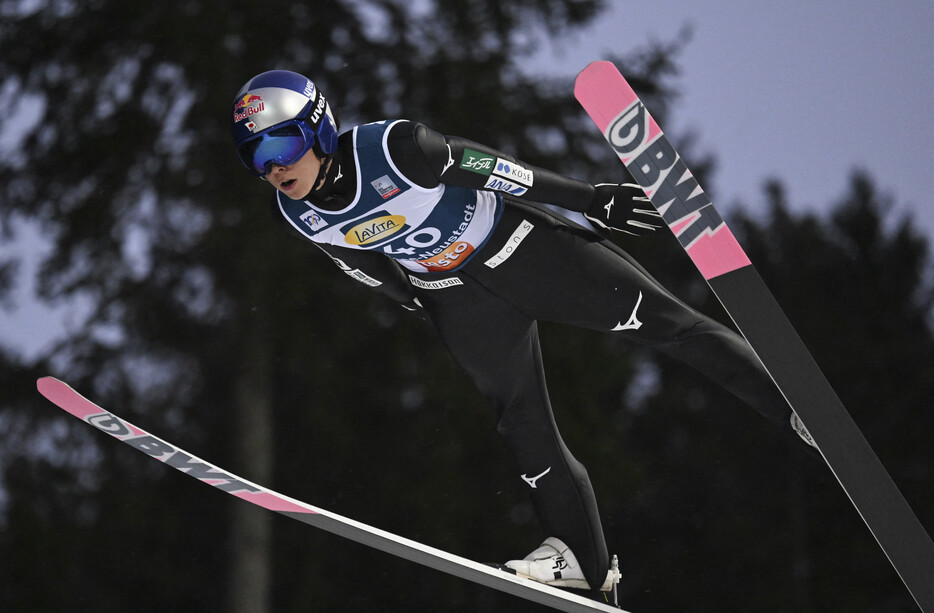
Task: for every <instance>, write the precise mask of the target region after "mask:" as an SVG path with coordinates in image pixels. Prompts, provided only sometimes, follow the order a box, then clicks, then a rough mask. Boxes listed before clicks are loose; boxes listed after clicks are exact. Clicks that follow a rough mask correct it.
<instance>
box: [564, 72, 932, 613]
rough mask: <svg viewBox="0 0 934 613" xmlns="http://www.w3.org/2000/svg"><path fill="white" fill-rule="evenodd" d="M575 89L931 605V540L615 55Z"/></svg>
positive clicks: (926, 606)
mask: <svg viewBox="0 0 934 613" xmlns="http://www.w3.org/2000/svg"><path fill="white" fill-rule="evenodd" d="M574 94H575V96H576V97H577V99H578V101H579V102H580V103H581V105H582V106H583V107H584V109H585V110H586V111H587V113H588V115H590V117H591V119H593V121H594V123H595V124H596V126H597V128H598V129H599V130H600V132H602V133H603V136H604V137H605V138H606V140H607V143H609V145H610V146H611V147H612V148H613V150H614V151H615V152H616V155H617V156H618V157H619V159H620V160H621V161H622V162H623V164H625V165H626V168H627V169H628V170H629V172H630V174H632V176H633V178H634V179H635V181H636V183H638V184H639V185H640V186H641V187H642V189H643V190H644V191H645V193H646V195H647V196H648V197H649V199H650V200H651V201H652V204H653V205H654V206H655V208H656V209H657V210H658V211H659V213H661V215H662V218H663V219H664V220H665V222H666V223H667V224H668V226H669V228H671V230H672V232H674V234H675V236H677V237H678V242H680V243H681V246H682V247H683V248H684V250H685V251H686V252H687V254H688V256H690V258H691V260H693V262H694V264H695V265H696V266H697V268H698V270H699V271H700V273H701V274H702V275H703V277H704V278H705V279H706V280H707V283H708V285H709V286H710V288H711V290H712V291H713V292H714V295H716V296H717V298H718V299H719V300H720V303H721V304H722V305H723V307H724V309H726V311H727V313H729V315H730V317H731V318H732V319H733V322H734V323H735V324H736V326H737V328H738V329H739V330H740V332H741V333H742V334H743V336H744V337H745V338H746V340H747V342H748V343H749V345H750V347H751V348H752V350H753V351H754V352H755V353H756V355H757V356H758V358H759V360H760V361H761V362H762V364H763V366H765V369H766V370H767V371H768V373H769V375H770V376H771V377H772V380H773V381H774V382H775V384H776V386H777V387H778V389H779V390H780V391H781V392H782V394H783V395H784V396H785V399H786V400H787V401H788V404H789V405H790V406H791V409H792V410H794V412H795V413H797V415H798V417H799V418H800V419H801V421H802V422H803V423H804V424H805V426H806V428H807V430H808V431H809V432H810V433H811V435H812V437H813V439H814V440H815V442H816V443H817V445H818V448H819V451H820V453H821V455H822V456H823V457H824V460H825V461H826V462H827V465H828V466H829V467H830V469H831V471H832V472H833V474H834V476H835V477H836V478H837V481H839V483H840V485H841V486H842V487H843V490H844V491H845V492H846V494H847V496H849V498H850V500H851V501H852V502H853V505H854V506H855V507H856V509H857V511H858V512H859V514H860V515H861V516H862V518H863V520H864V521H865V522H866V525H867V526H868V527H869V530H870V531H871V532H872V534H873V536H874V537H875V538H876V540H877V542H878V543H879V545H880V546H881V547H882V550H883V551H884V552H885V554H886V555H887V556H888V558H889V561H890V562H891V563H892V565H893V566H894V567H895V570H896V571H897V572H898V573H899V575H900V576H901V578H902V580H903V581H904V583H905V585H906V586H907V587H908V590H909V592H911V594H912V596H913V597H914V599H915V600H916V601H917V603H918V604H919V605H920V606H921V609H922V610H923V611H927V612H931V613H934V580H932V577H934V543H932V542H931V538H930V536H928V534H927V533H926V532H925V530H924V527H923V526H922V525H921V523H920V522H919V521H918V518H917V517H916V516H915V514H914V512H913V511H912V510H911V508H910V507H909V506H908V503H907V502H906V501H905V499H904V497H903V496H902V494H901V492H899V491H898V488H897V487H896V485H895V483H894V482H893V481H892V478H891V477H890V476H889V474H888V472H886V470H885V468H884V467H883V466H882V464H881V462H879V459H878V458H877V457H876V455H875V453H874V452H873V451H872V448H871V447H870V446H869V443H867V442H866V439H865V438H864V437H863V435H862V433H861V432H860V431H859V428H857V426H856V424H855V423H854V422H853V419H852V418H851V417H850V414H849V413H848V412H847V410H846V408H845V407H844V406H843V403H842V402H841V401H840V399H839V398H838V397H837V395H836V393H835V392H834V391H833V389H832V388H831V386H830V384H829V383H828V382H827V379H826V378H825V377H824V375H823V373H822V372H821V370H820V368H819V367H818V365H817V363H816V362H815V361H814V359H813V358H812V357H811V354H810V353H809V352H808V350H807V348H806V347H805V346H804V343H803V342H802V341H801V339H800V338H799V336H798V334H797V332H796V331H795V330H794V328H793V327H792V325H791V323H790V322H789V321H788V319H787V318H786V317H785V314H784V313H783V312H782V309H781V307H780V306H779V305H778V303H777V302H776V301H775V298H774V297H773V296H772V294H771V292H770V291H769V290H768V288H767V287H766V285H765V283H764V282H763V281H762V278H761V277H760V276H759V273H758V272H757V271H756V270H755V268H754V267H753V266H752V263H751V262H750V261H749V258H748V257H747V256H746V253H745V252H744V251H743V249H742V247H741V246H740V245H739V243H738V242H737V240H736V238H735V237H734V236H733V233H732V232H731V231H730V230H729V228H727V226H726V223H724V221H723V219H722V218H721V216H720V214H719V213H717V211H716V209H715V208H714V206H713V204H712V202H711V200H710V198H709V197H707V195H706V194H705V193H704V190H702V189H701V187H700V186H699V185H698V183H697V181H696V180H695V179H694V177H693V175H691V172H690V171H689V170H688V168H687V166H686V165H685V164H684V162H683V160H681V158H680V157H679V156H678V154H677V152H676V151H675V150H674V147H672V146H671V143H670V142H669V141H668V139H667V138H666V137H665V135H664V134H663V133H662V130H661V128H660V127H659V125H658V123H656V121H655V120H654V119H653V118H652V116H651V115H650V114H649V112H648V111H647V110H646V108H645V106H644V105H643V104H642V102H641V101H640V100H639V97H638V96H637V95H636V93H635V92H634V91H633V89H632V88H631V87H630V86H629V84H628V83H627V82H626V79H625V78H624V77H623V75H621V74H620V73H619V71H618V70H617V69H616V66H614V65H613V64H612V63H611V62H593V63H591V64H590V65H588V66H587V67H586V68H584V70H583V71H581V73H580V74H579V75H578V77H577V80H576V82H575V87H574Z"/></svg>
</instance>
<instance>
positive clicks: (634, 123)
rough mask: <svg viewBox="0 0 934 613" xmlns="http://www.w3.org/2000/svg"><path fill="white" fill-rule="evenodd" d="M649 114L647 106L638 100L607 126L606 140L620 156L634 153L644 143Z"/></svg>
mask: <svg viewBox="0 0 934 613" xmlns="http://www.w3.org/2000/svg"><path fill="white" fill-rule="evenodd" d="M647 116H648V113H646V112H645V107H644V106H642V103H641V102H639V101H636V103H635V104H633V105H632V106H631V107H629V108H628V109H626V110H625V111H623V112H622V114H620V116H619V117H617V118H616V119H614V120H613V121H612V122H611V123H610V125H609V126H608V127H607V129H606V140H607V142H609V143H610V145H611V146H612V147H613V148H614V149H616V151H617V152H618V153H619V154H620V156H623V155H627V154H629V153H632V152H633V151H635V150H636V149H638V148H639V147H640V146H641V145H642V141H644V140H645V135H646V133H647V132H648V130H647V129H646V117H647Z"/></svg>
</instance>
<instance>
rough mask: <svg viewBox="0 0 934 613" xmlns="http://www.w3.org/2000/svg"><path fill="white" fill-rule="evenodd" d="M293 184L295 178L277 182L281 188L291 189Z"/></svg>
mask: <svg viewBox="0 0 934 613" xmlns="http://www.w3.org/2000/svg"><path fill="white" fill-rule="evenodd" d="M294 185H295V179H289V180H288V181H283V182H282V183H280V184H279V187H281V188H282V189H291V188H292V186H294Z"/></svg>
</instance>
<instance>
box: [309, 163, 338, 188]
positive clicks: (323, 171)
mask: <svg viewBox="0 0 934 613" xmlns="http://www.w3.org/2000/svg"><path fill="white" fill-rule="evenodd" d="M333 157H334V156H333V155H326V156H324V157H323V158H320V159H321V167H320V168H319V169H318V176H317V177H315V182H314V187H312V188H311V189H312V191H318V190H319V189H323V188H324V183H325V179H326V178H327V175H328V170H330V169H331V160H332V159H333Z"/></svg>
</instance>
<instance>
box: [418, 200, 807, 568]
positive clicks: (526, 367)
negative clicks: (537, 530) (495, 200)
mask: <svg viewBox="0 0 934 613" xmlns="http://www.w3.org/2000/svg"><path fill="white" fill-rule="evenodd" d="M530 226H531V228H530ZM520 228H521V229H520ZM517 229H520V230H519V232H518V234H517ZM519 235H522V237H521V240H519V238H518V237H519ZM488 261H492V262H493V263H495V264H496V265H495V267H491V266H490V265H488V264H487V262H488ZM413 276H415V277H418V278H419V279H422V280H424V281H425V282H427V283H434V284H435V285H434V287H440V286H443V289H427V288H424V287H423V288H422V289H417V290H416V291H417V293H418V298H419V300H420V301H421V302H422V304H423V305H424V306H425V308H426V309H427V310H428V312H429V313H430V314H431V317H432V320H433V322H434V323H435V325H436V326H437V328H438V331H439V333H440V335H441V338H442V339H443V341H444V343H445V344H446V346H447V348H448V349H449V351H450V352H451V354H452V355H453V356H454V358H455V359H456V360H457V362H458V363H459V364H460V366H461V367H462V368H463V369H464V370H465V371H466V373H467V374H468V376H469V377H470V378H471V380H472V381H473V383H474V384H475V385H476V386H477V388H478V389H479V390H480V392H481V393H483V395H484V396H485V397H486V398H488V399H489V401H490V402H491V403H492V404H493V406H494V407H495V409H496V411H497V415H498V418H499V421H498V426H497V429H498V431H499V432H500V434H502V435H503V437H504V438H505V440H506V443H507V445H508V447H509V449H510V451H511V452H512V454H513V456H514V457H515V459H516V461H517V463H518V467H519V471H520V474H521V475H522V476H523V477H524V480H525V481H526V483H527V484H528V486H529V489H530V493H531V497H532V502H533V504H534V506H535V509H536V512H537V514H538V518H539V521H540V522H541V524H542V528H543V529H544V532H545V536H555V537H558V538H560V539H561V540H563V541H564V542H565V543H566V544H567V545H568V546H569V547H570V548H571V551H573V552H574V554H575V556H576V557H577V559H578V561H579V562H580V563H581V567H582V569H583V571H584V576H585V577H586V578H587V580H588V582H589V583H590V585H591V586H597V585H600V584H602V583H603V579H604V577H605V574H606V570H607V567H608V564H609V559H608V554H607V547H606V543H605V540H604V537H603V528H602V526H601V523H600V516H599V513H598V511H597V503H596V499H595V497H594V493H593V488H592V486H591V484H590V479H589V477H588V475H587V471H586V469H585V468H584V466H583V465H582V464H581V463H580V462H578V461H577V460H576V459H575V458H574V457H573V456H572V455H571V453H570V451H568V449H567V447H566V446H565V444H564V442H563V441H562V439H561V435H560V433H559V432H558V428H557V426H556V424H555V421H554V416H553V414H552V410H551V404H550V401H549V399H548V390H547V387H546V384H545V372H544V369H543V366H542V356H541V349H540V346H539V339H538V325H537V323H536V322H537V321H538V320H542V321H551V322H560V323H567V324H573V325H576V326H581V327H584V328H590V329H594V330H602V331H607V332H610V331H613V330H614V329H616V331H614V332H612V333H614V334H622V335H624V337H625V338H627V339H630V340H632V341H633V342H635V343H638V344H640V345H644V346H648V347H652V348H654V349H657V350H659V351H662V352H664V353H666V354H667V355H670V356H671V357H673V358H676V359H678V360H680V361H682V362H684V363H685V364H688V365H690V366H692V367H694V368H696V369H697V370H699V371H700V372H702V373H704V374H705V375H707V376H708V377H710V378H711V379H712V380H713V381H715V382H717V383H719V384H721V385H722V386H723V387H725V388H726V389H728V390H730V391H731V392H733V393H734V394H735V395H737V396H738V397H740V398H741V399H743V400H745V401H746V402H747V403H748V404H749V405H750V406H752V407H753V408H755V409H756V410H757V411H759V412H760V413H762V414H763V415H765V416H766V417H767V418H768V419H770V420H772V421H776V422H777V421H779V420H782V419H787V417H788V415H789V414H790V408H789V407H788V405H787V404H786V403H785V401H784V399H783V398H782V397H781V395H780V393H779V392H778V390H777V388H775V386H774V385H773V384H772V381H771V379H770V378H769V376H768V374H767V373H766V372H765V370H764V369H763V367H762V365H761V364H760V362H759V360H758V359H757V358H756V356H755V354H753V352H752V351H751V349H750V348H749V345H748V344H747V343H746V341H745V340H744V339H743V338H742V337H741V336H739V335H738V334H736V333H735V332H733V331H732V330H730V329H728V328H726V327H725V326H723V325H721V324H719V323H717V322H715V321H714V320H712V319H710V318H708V317H706V316H704V315H702V314H700V313H698V312H697V311H695V310H694V309H692V308H691V307H689V306H687V305H686V304H684V303H683V302H681V301H680V300H678V299H677V298H675V297H674V296H673V295H672V294H671V293H670V292H669V291H668V290H666V289H665V288H664V287H662V286H661V285H660V284H659V283H658V282H657V281H655V280H654V279H653V278H652V277H651V276H650V275H649V274H648V273H647V272H646V271H645V270H644V269H643V268H642V267H641V266H640V265H639V264H638V263H637V262H635V260H633V259H632V258H631V257H630V256H629V255H628V254H627V253H625V252H624V251H622V250H621V249H619V248H618V247H616V246H615V245H614V244H613V243H611V242H609V241H605V240H601V239H600V238H599V237H598V236H596V235H595V234H593V233H591V232H587V231H584V230H582V229H579V228H574V227H571V226H569V225H568V224H566V223H564V222H562V221H561V220H560V219H558V218H556V217H554V216H552V215H550V214H548V213H546V212H543V211H540V210H538V209H534V208H531V207H526V206H520V205H516V204H515V203H510V204H509V205H508V206H507V207H506V212H505V213H504V215H503V218H502V220H501V221H500V223H499V225H498V227H497V229H496V231H495V232H494V235H493V237H491V239H490V241H489V242H488V244H487V245H486V246H485V247H484V248H483V249H481V250H480V251H479V252H478V253H476V254H475V255H474V256H473V258H472V259H471V260H470V261H469V262H468V263H467V265H466V266H465V267H464V268H463V269H462V270H460V271H457V272H456V273H450V274H431V275H427V274H419V275H413ZM442 280H444V282H443V283H438V281H442ZM422 285H423V286H424V284H422ZM546 471H547V472H546ZM536 477H538V479H536Z"/></svg>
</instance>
